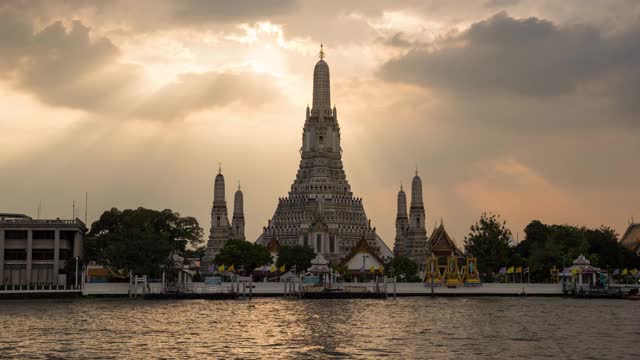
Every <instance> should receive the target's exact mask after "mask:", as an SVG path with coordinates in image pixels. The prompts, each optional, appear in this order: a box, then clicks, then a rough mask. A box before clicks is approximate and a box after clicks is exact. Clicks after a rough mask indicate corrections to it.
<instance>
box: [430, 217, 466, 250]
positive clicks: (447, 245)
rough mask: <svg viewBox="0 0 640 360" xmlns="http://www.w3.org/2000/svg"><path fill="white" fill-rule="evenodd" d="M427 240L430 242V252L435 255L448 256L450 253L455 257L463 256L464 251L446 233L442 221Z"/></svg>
mask: <svg viewBox="0 0 640 360" xmlns="http://www.w3.org/2000/svg"><path fill="white" fill-rule="evenodd" d="M429 242H430V243H431V252H432V253H433V254H435V255H436V256H450V255H451V253H453V255H454V256H457V257H463V256H464V253H463V252H462V251H461V250H460V248H458V246H457V245H456V243H455V242H454V241H453V240H452V239H451V237H450V236H449V234H448V233H447V230H446V229H445V228H444V224H443V223H442V222H440V226H438V227H437V228H436V229H435V230H434V231H433V233H432V234H431V236H430V237H429Z"/></svg>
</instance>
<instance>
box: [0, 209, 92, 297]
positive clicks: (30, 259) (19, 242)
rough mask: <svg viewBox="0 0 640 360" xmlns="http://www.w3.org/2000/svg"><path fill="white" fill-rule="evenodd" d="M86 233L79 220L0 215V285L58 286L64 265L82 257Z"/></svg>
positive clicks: (85, 228)
mask: <svg viewBox="0 0 640 360" xmlns="http://www.w3.org/2000/svg"><path fill="white" fill-rule="evenodd" d="M86 231H87V227H86V226H85V224H84V223H83V222H82V221H80V220H79V219H75V220H60V219H55V220H34V219H32V218H30V217H29V216H26V215H22V214H3V213H0V254H1V256H0V285H28V284H52V285H57V284H60V276H59V270H60V269H62V268H64V265H65V262H66V261H67V260H69V259H73V258H74V257H78V258H79V259H82V257H83V245H84V235H85V233H86ZM60 285H61V284H60Z"/></svg>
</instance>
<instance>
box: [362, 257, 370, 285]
mask: <svg viewBox="0 0 640 360" xmlns="http://www.w3.org/2000/svg"><path fill="white" fill-rule="evenodd" d="M368 257H369V255H362V282H365V281H366V274H367V268H366V267H365V262H366V259H367V258H368Z"/></svg>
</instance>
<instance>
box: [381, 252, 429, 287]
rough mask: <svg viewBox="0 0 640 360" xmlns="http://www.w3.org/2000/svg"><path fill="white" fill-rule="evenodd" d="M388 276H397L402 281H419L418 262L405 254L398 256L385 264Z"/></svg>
mask: <svg viewBox="0 0 640 360" xmlns="http://www.w3.org/2000/svg"><path fill="white" fill-rule="evenodd" d="M384 271H385V274H386V275H387V276H397V277H398V279H399V280H400V281H405V282H419V281H420V277H419V276H418V264H417V263H416V262H415V261H413V260H411V259H409V258H408V257H404V256H396V257H394V258H393V260H391V262H390V263H389V264H387V266H385V269H384Z"/></svg>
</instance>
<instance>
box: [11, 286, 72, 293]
mask: <svg viewBox="0 0 640 360" xmlns="http://www.w3.org/2000/svg"><path fill="white" fill-rule="evenodd" d="M81 290H82V289H80V287H74V286H67V285H53V284H29V285H17V284H11V285H0V293H40V292H77V291H81Z"/></svg>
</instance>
